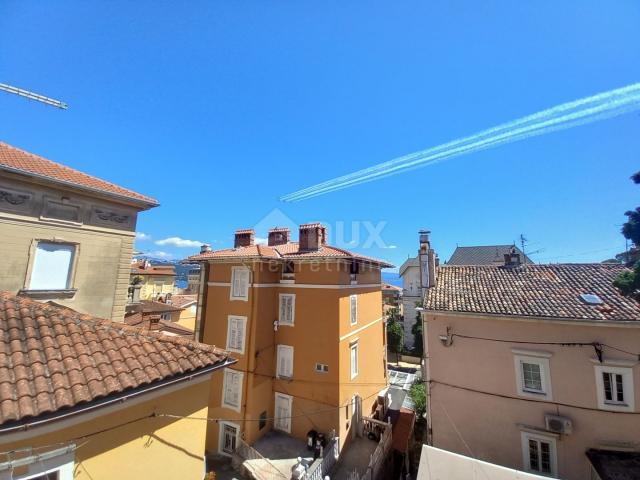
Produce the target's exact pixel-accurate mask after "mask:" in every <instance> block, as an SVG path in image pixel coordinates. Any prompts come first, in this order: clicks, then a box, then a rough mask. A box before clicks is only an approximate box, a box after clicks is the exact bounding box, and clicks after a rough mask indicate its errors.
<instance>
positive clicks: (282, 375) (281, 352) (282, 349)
mask: <svg viewBox="0 0 640 480" xmlns="http://www.w3.org/2000/svg"><path fill="white" fill-rule="evenodd" d="M277 351H278V353H277V355H276V377H277V378H286V379H289V378H293V347H292V346H291V345H278V350H277ZM285 352H290V353H285ZM282 355H290V356H291V371H290V372H284V373H283V372H281V371H280V358H282ZM287 373H288V375H287Z"/></svg>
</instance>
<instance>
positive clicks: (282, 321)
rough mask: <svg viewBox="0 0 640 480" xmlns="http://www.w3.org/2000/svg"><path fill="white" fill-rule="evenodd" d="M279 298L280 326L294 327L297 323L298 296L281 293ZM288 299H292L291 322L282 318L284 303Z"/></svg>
mask: <svg viewBox="0 0 640 480" xmlns="http://www.w3.org/2000/svg"><path fill="white" fill-rule="evenodd" d="M278 298H279V300H278V325H279V326H285V327H293V326H294V324H295V321H296V294H295V293H281V294H280V295H279V297H278ZM286 298H291V322H287V321H286V319H284V318H282V302H283V300H284V299H286Z"/></svg>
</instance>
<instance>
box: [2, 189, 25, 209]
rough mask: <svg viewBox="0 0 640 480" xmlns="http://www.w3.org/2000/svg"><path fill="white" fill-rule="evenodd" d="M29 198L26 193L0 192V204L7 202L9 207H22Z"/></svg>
mask: <svg viewBox="0 0 640 480" xmlns="http://www.w3.org/2000/svg"><path fill="white" fill-rule="evenodd" d="M30 198H31V195H28V194H26V193H16V192H10V191H8V190H0V202H7V203H9V204H11V205H22V204H23V203H25V202H26V201H27V200H29V199H30Z"/></svg>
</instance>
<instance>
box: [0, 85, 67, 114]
mask: <svg viewBox="0 0 640 480" xmlns="http://www.w3.org/2000/svg"><path fill="white" fill-rule="evenodd" d="M0 90H3V91H5V92H7V93H13V94H14V95H18V96H20V97H24V98H28V99H29V100H35V101H36V102H40V103H44V104H45V105H51V106H52V107H56V108H60V109H62V110H66V109H67V108H68V107H69V106H68V105H67V104H66V103H64V102H61V101H60V100H55V99H53V98H49V97H45V96H44V95H40V94H38V93H34V92H30V91H29V90H23V89H22V88H18V87H13V86H11V85H7V84H6V83H0Z"/></svg>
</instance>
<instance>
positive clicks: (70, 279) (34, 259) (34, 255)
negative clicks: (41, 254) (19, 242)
mask: <svg viewBox="0 0 640 480" xmlns="http://www.w3.org/2000/svg"><path fill="white" fill-rule="evenodd" d="M41 244H47V245H58V246H61V247H71V249H72V252H71V258H70V260H69V270H68V272H67V281H66V283H65V286H64V287H62V288H59V287H52V288H40V289H35V288H33V287H32V285H33V282H34V275H35V273H36V264H37V263H38V247H39V246H40V245H41ZM79 250H80V249H79V245H78V244H77V243H73V242H57V241H54V240H48V239H44V238H43V239H38V240H34V241H33V243H32V250H31V259H30V264H29V275H28V277H27V278H26V279H25V280H26V281H25V286H24V288H25V290H27V291H28V290H36V291H37V290H41V291H54V292H55V291H65V290H73V288H74V281H75V273H76V265H77V263H78V256H79V253H80V252H79Z"/></svg>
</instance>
